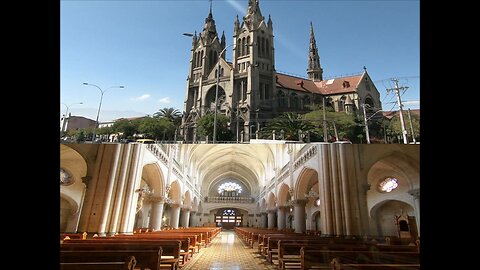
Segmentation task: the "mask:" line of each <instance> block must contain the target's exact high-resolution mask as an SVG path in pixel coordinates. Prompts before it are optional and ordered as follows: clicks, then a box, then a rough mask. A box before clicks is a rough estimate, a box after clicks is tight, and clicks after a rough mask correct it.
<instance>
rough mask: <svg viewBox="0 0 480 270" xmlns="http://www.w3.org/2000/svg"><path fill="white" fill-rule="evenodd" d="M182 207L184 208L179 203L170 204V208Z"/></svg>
mask: <svg viewBox="0 0 480 270" xmlns="http://www.w3.org/2000/svg"><path fill="white" fill-rule="evenodd" d="M180 206H182V205H181V204H179V203H171V204H170V207H180Z"/></svg>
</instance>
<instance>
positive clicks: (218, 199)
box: [205, 197, 254, 203]
mask: <svg viewBox="0 0 480 270" xmlns="http://www.w3.org/2000/svg"><path fill="white" fill-rule="evenodd" d="M205 202H208V203H253V202H254V199H253V198H250V197H206V198H205Z"/></svg>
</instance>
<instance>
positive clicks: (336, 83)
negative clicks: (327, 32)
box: [181, 0, 381, 141]
mask: <svg viewBox="0 0 480 270" xmlns="http://www.w3.org/2000/svg"><path fill="white" fill-rule="evenodd" d="M230 47H231V49H232V50H233V59H232V62H227V61H226V59H225V52H226V50H227V49H229V48H230ZM308 54H309V62H308V68H307V78H300V77H294V76H291V75H287V74H282V73H279V72H276V68H275V46H274V32H273V22H272V18H271V17H270V16H269V17H268V20H265V17H264V16H263V15H262V12H261V10H260V5H259V0H249V2H248V9H247V12H246V15H245V16H244V17H243V19H242V22H240V20H239V18H238V15H237V18H236V19H235V22H234V35H233V44H231V45H229V46H226V41H225V33H224V32H223V33H222V36H221V38H220V39H219V38H218V32H217V29H216V25H215V20H214V19H213V15H212V10H211V8H210V12H209V14H208V16H207V18H206V19H205V25H204V28H203V31H202V32H201V33H199V34H198V36H197V33H195V34H194V35H193V39H192V54H191V60H190V69H189V76H188V81H187V89H186V90H187V91H186V96H185V101H184V116H183V120H182V125H181V132H182V135H183V136H184V137H185V139H186V140H187V141H195V140H196V139H197V138H198V136H197V122H198V120H199V119H200V118H201V117H202V116H204V115H205V114H207V113H213V112H214V110H215V100H218V104H217V112H218V113H221V114H223V115H225V116H227V118H228V119H229V123H228V124H229V127H230V130H231V131H232V132H233V134H235V135H234V136H235V137H236V138H238V137H239V133H241V132H242V131H243V134H245V138H250V137H251V136H252V133H255V132H256V131H257V130H258V129H260V128H261V127H263V126H265V125H266V124H267V123H268V122H269V120H271V119H273V118H274V117H277V116H279V115H280V114H282V113H283V112H299V113H306V112H308V111H310V110H311V108H312V105H320V104H322V103H323V99H325V103H326V106H331V107H333V108H334V109H335V111H345V112H347V113H354V114H357V115H358V114H362V110H361V109H360V108H361V104H364V103H365V104H368V105H369V106H368V108H369V109H370V110H379V109H381V102H380V94H379V92H378V90H377V89H376V87H375V85H374V83H373V81H372V80H371V78H370V76H369V75H368V73H367V71H366V69H365V68H364V72H362V73H360V74H357V75H354V76H347V77H338V78H335V79H328V80H324V78H323V69H322V67H321V65H320V56H319V54H318V48H317V45H316V39H315V34H314V30H313V25H312V24H311V26H310V45H309V52H308ZM217 87H218V92H217Z"/></svg>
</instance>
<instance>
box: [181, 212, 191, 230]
mask: <svg viewBox="0 0 480 270" xmlns="http://www.w3.org/2000/svg"><path fill="white" fill-rule="evenodd" d="M189 223H190V208H182V220H181V226H182V227H184V228H188V226H189V225H190V224H189Z"/></svg>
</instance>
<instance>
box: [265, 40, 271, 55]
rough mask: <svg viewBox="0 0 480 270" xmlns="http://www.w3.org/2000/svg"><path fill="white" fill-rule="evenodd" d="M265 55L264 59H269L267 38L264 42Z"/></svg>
mask: <svg viewBox="0 0 480 270" xmlns="http://www.w3.org/2000/svg"><path fill="white" fill-rule="evenodd" d="M265 54H266V58H268V59H270V55H271V54H270V44H269V42H268V38H267V39H266V40H265Z"/></svg>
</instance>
